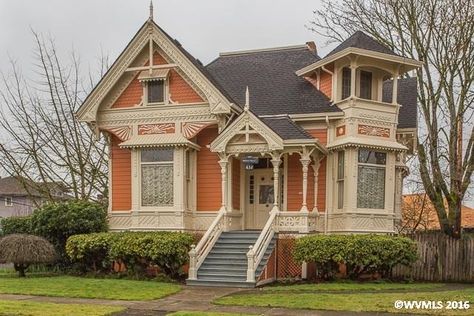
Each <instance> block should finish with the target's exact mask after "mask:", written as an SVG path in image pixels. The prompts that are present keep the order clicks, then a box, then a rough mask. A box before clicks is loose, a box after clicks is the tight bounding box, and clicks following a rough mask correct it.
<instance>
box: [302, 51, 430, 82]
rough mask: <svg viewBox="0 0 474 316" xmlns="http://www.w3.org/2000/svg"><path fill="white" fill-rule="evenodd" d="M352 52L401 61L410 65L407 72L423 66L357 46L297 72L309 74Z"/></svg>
mask: <svg viewBox="0 0 474 316" xmlns="http://www.w3.org/2000/svg"><path fill="white" fill-rule="evenodd" d="M350 54H356V55H361V56H367V57H372V58H377V59H381V60H386V61H389V62H394V63H400V64H403V65H406V66H410V67H405V69H404V70H405V72H406V71H409V70H411V69H414V68H418V67H421V66H423V62H421V61H418V60H415V59H411V58H406V57H401V56H396V55H390V54H384V53H379V52H374V51H370V50H366V49H361V48H356V47H348V48H346V49H344V50H342V51H340V52H337V53H335V54H333V55H331V56H329V57H327V58H323V59H321V60H319V61H317V62H315V63H313V64H311V65H309V66H306V67H304V68H301V69H300V70H297V71H296V72H295V73H296V75H297V76H307V75H308V74H310V73H311V72H313V71H314V70H316V69H317V68H319V67H322V66H324V65H327V64H329V63H331V62H334V61H336V60H338V59H340V58H343V57H346V56H347V55H350Z"/></svg>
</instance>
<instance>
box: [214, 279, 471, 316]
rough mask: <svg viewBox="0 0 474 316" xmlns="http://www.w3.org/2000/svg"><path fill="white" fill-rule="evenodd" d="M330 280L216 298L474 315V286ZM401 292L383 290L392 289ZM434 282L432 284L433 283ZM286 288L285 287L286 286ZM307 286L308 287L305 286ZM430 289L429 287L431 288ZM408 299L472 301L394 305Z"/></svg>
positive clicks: (280, 304) (296, 306)
mask: <svg viewBox="0 0 474 316" xmlns="http://www.w3.org/2000/svg"><path fill="white" fill-rule="evenodd" d="M394 285H396V284H390V283H380V284H377V283H365V284H353V283H348V284H346V283H328V284H308V285H292V286H291V285H290V286H275V287H268V288H265V289H263V290H262V291H258V292H253V293H250V292H249V293H247V294H245V293H242V294H235V295H230V296H226V297H222V298H219V299H217V300H216V301H215V302H214V303H216V304H221V305H240V306H263V307H283V308H292V309H317V310H332V311H354V312H390V313H410V314H413V313H417V314H437V315H474V306H473V302H474V287H471V288H460V289H457V290H447V289H443V288H442V286H443V285H442V284H441V285H439V286H438V284H427V283H420V284H397V287H395V286H394ZM403 285H405V286H410V287H407V288H405V289H404V290H403V291H400V292H394V291H392V292H383V291H388V290H391V289H397V290H402V289H403V288H402V286H403ZM430 286H431V287H430ZM285 289H286V290H285ZM302 289H305V290H302ZM428 290H430V291H428ZM397 300H405V301H443V302H444V303H443V304H444V305H446V303H445V302H446V301H453V300H456V301H470V303H471V308H470V309H469V310H447V309H438V310H436V309H420V310H417V309H395V308H394V307H393V305H394V302H395V301H397Z"/></svg>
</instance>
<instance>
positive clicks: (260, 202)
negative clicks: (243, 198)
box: [245, 169, 274, 229]
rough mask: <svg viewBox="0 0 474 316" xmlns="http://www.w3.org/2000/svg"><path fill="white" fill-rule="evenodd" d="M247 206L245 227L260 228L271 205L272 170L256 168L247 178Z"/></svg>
mask: <svg viewBox="0 0 474 316" xmlns="http://www.w3.org/2000/svg"><path fill="white" fill-rule="evenodd" d="M247 188H248V190H247V192H248V194H247V195H248V196H247V203H246V204H247V208H246V212H245V223H246V225H245V226H246V228H247V229H262V228H263V227H264V226H265V223H266V222H267V219H268V216H269V212H270V210H271V209H272V207H273V201H274V192H273V190H274V187H273V170H272V169H256V170H252V171H250V172H249V174H248V178H247Z"/></svg>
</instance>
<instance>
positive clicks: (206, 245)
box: [188, 106, 327, 287]
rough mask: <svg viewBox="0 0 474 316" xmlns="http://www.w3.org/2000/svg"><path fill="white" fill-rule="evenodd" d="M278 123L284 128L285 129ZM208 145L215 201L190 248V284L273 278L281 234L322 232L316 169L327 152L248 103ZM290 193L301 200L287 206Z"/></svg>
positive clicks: (286, 122)
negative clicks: (216, 169) (217, 191)
mask: <svg viewBox="0 0 474 316" xmlns="http://www.w3.org/2000/svg"><path fill="white" fill-rule="evenodd" d="M282 127H283V128H282ZM278 129H281V130H284V131H285V133H288V131H290V134H291V136H290V137H288V136H287V135H285V134H282V133H278V132H277V131H278ZM295 135H296V136H295ZM210 150H211V151H213V152H216V153H217V154H218V155H219V158H220V159H219V165H220V170H221V207H220V209H219V212H218V214H217V216H216V218H215V219H214V221H213V222H212V224H211V225H210V227H209V229H208V230H207V231H206V233H205V234H204V236H203V237H202V239H201V240H200V241H199V243H198V244H197V245H196V246H195V247H194V246H193V248H192V249H191V251H190V253H189V255H190V268H189V278H188V283H189V284H201V285H209V286H212V285H216V286H217V285H233V286H251V287H253V286H255V285H258V284H262V283H265V282H271V281H272V280H274V279H275V277H276V276H275V268H276V264H275V262H273V259H274V258H275V256H276V254H275V251H274V247H275V244H276V241H275V240H276V239H277V238H278V237H277V235H278V234H279V233H283V232H284V233H289V234H301V233H303V234H306V233H310V232H316V231H318V230H319V231H323V225H324V224H323V223H324V222H323V221H321V220H320V219H321V216H320V213H319V211H318V206H317V205H318V178H319V175H318V173H319V169H320V166H321V160H322V159H323V158H324V157H325V156H326V154H327V151H326V149H325V147H324V146H322V145H321V144H320V143H319V141H318V140H317V139H315V138H313V137H312V136H311V135H309V134H308V133H307V132H305V131H304V130H303V129H301V128H300V127H299V126H297V125H296V124H295V123H294V122H292V121H291V120H289V119H288V118H286V117H282V118H272V119H264V120H262V119H259V118H258V117H256V116H255V115H254V114H253V113H251V112H250V111H249V108H248V106H246V107H245V110H244V112H243V113H242V114H241V115H240V116H239V117H238V118H237V119H236V120H235V121H234V122H233V123H232V124H230V126H228V127H227V128H226V129H225V130H224V131H223V132H222V133H221V134H220V135H219V136H218V137H217V138H216V139H215V140H214V141H213V142H212V143H211V145H210ZM295 157H296V158H297V159H296V158H295ZM290 166H291V167H290ZM295 170H298V172H295ZM310 172H311V173H310ZM297 174H299V175H300V177H301V178H300V180H301V181H300V187H299V188H298V189H297V190H298V191H297V192H298V193H297V194H294V193H293V194H289V188H290V187H291V186H289V184H288V182H289V181H288V179H292V180H294V179H295V176H296V175H297ZM310 175H311V176H310ZM309 180H311V181H312V183H311V188H312V190H311V192H309V190H308V188H309V187H310V186H309V182H310V181H309ZM295 195H296V196H297V198H296V200H298V199H299V200H300V201H299V203H298V206H297V209H294V208H293V209H292V208H291V207H289V203H288V199H289V198H290V196H291V198H295ZM310 195H311V202H312V203H311V205H309V204H308V197H309V196H310ZM293 202H294V201H293ZM290 209H292V210H291V211H290ZM246 230H253V232H248V233H246ZM272 258H273V259H272Z"/></svg>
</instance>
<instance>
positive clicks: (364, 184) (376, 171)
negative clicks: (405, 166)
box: [357, 165, 385, 209]
mask: <svg viewBox="0 0 474 316" xmlns="http://www.w3.org/2000/svg"><path fill="white" fill-rule="evenodd" d="M357 207H358V208H375V209H383V208H385V168H384V167H373V166H364V165H359V175H358V179H357Z"/></svg>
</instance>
